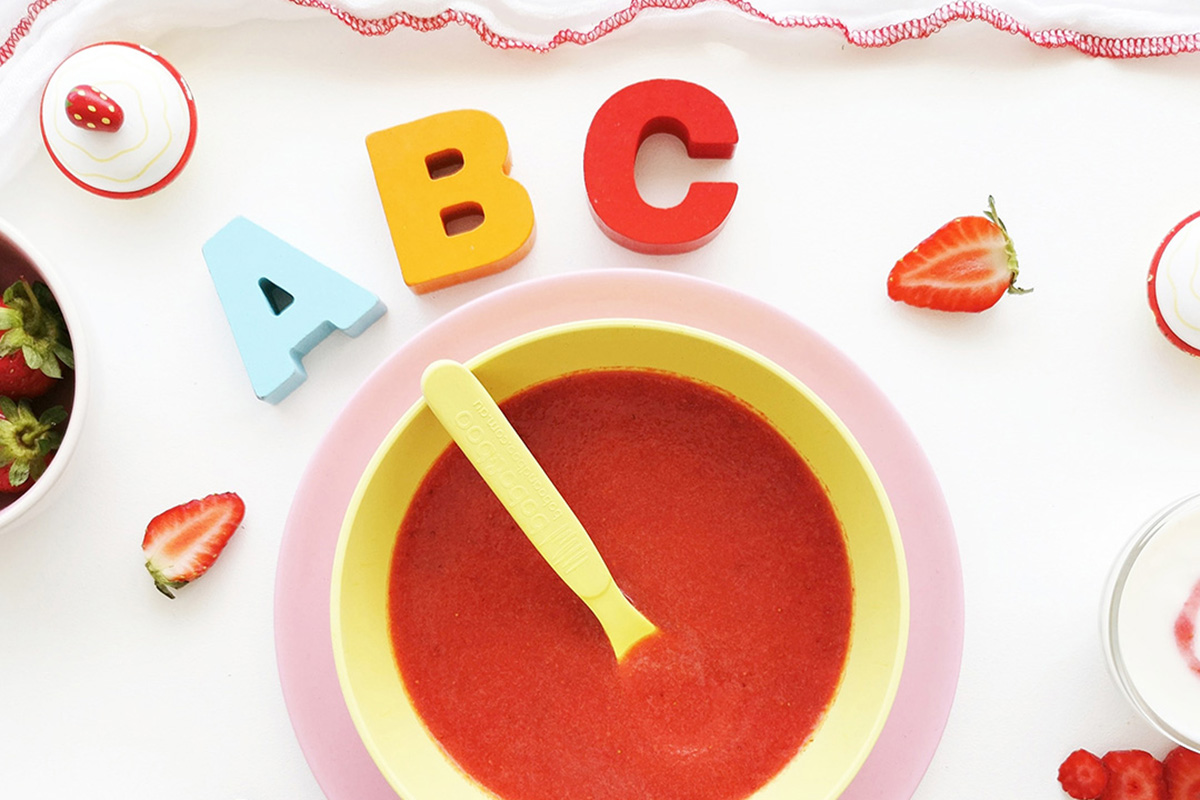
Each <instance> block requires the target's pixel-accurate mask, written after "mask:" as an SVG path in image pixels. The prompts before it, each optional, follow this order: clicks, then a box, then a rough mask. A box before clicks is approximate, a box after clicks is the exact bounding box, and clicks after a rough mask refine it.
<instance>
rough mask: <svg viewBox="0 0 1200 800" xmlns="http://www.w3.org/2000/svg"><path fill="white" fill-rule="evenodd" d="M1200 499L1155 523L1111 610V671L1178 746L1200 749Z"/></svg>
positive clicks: (1114, 587)
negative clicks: (1194, 632) (1199, 615)
mask: <svg viewBox="0 0 1200 800" xmlns="http://www.w3.org/2000/svg"><path fill="white" fill-rule="evenodd" d="M1198 592H1200V495H1196V496H1193V497H1189V498H1186V499H1185V500H1183V501H1180V502H1179V503H1177V504H1175V505H1173V506H1171V507H1169V508H1168V509H1166V510H1165V511H1164V512H1163V513H1161V514H1160V515H1158V516H1157V517H1156V518H1154V519H1153V520H1151V521H1150V522H1149V523H1148V524H1147V525H1146V527H1145V528H1143V529H1142V530H1141V531H1139V533H1138V535H1137V536H1135V537H1134V540H1133V542H1132V543H1131V544H1130V547H1129V548H1128V549H1127V550H1126V552H1125V553H1124V554H1123V555H1122V558H1121V559H1120V561H1119V562H1118V563H1117V567H1116V569H1115V571H1114V573H1113V577H1112V580H1111V581H1110V592H1109V594H1108V596H1107V601H1106V603H1105V609H1104V620H1103V623H1104V626H1103V627H1104V639H1105V644H1106V649H1107V652H1108V657H1109V666H1110V667H1111V669H1112V671H1113V675H1114V677H1115V678H1116V680H1117V683H1118V684H1119V685H1120V686H1121V688H1122V689H1123V690H1124V691H1125V694H1126V695H1127V696H1128V697H1129V699H1130V700H1131V701H1132V702H1133V704H1134V706H1135V707H1137V709H1138V710H1139V711H1141V712H1142V714H1143V715H1144V716H1145V717H1146V718H1147V719H1148V720H1149V721H1150V722H1151V723H1152V724H1153V725H1154V726H1155V727H1157V728H1158V729H1159V730H1161V731H1162V732H1163V733H1164V734H1166V735H1167V736H1169V737H1170V738H1172V739H1174V740H1175V741H1176V742H1178V743H1179V744H1182V745H1185V746H1187V747H1190V748H1192V749H1200V652H1197V649H1196V645H1197V642H1191V643H1189V642H1187V641H1186V637H1185V636H1181V635H1180V634H1186V633H1188V632H1189V631H1190V630H1191V629H1192V628H1194V627H1197V624H1198V620H1197V619H1196V612H1197V610H1200V609H1197V606H1198V605H1200V602H1198V601H1197V599H1196V597H1197V593H1198Z"/></svg>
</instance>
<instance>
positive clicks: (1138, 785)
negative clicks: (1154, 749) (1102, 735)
mask: <svg viewBox="0 0 1200 800" xmlns="http://www.w3.org/2000/svg"><path fill="white" fill-rule="evenodd" d="M1101 762H1102V763H1103V764H1104V766H1105V767H1107V768H1108V786H1107V787H1106V788H1105V789H1104V794H1102V795H1100V798H1101V800H1166V798H1167V786H1166V783H1164V781H1163V766H1162V764H1161V763H1159V761H1158V759H1157V758H1155V757H1154V756H1152V755H1150V754H1149V753H1147V752H1145V751H1144V750H1114V751H1112V752H1111V753H1106V754H1105V755H1104V758H1102V759H1101Z"/></svg>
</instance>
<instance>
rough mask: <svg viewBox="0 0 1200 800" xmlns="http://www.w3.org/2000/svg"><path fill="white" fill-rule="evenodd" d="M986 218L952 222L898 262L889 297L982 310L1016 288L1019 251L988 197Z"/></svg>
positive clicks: (942, 307)
mask: <svg viewBox="0 0 1200 800" xmlns="http://www.w3.org/2000/svg"><path fill="white" fill-rule="evenodd" d="M984 214H985V216H982V217H959V218H957V219H954V220H951V221H950V222H948V223H946V224H945V225H943V226H942V227H941V228H939V229H938V230H937V231H935V232H934V233H933V235H932V236H930V237H929V238H928V239H926V240H925V241H923V242H921V243H920V244H919V245H917V246H916V247H914V248H913V249H912V251H911V252H910V253H909V254H908V255H906V256H905V257H904V258H902V259H900V260H899V261H897V262H896V266H894V267H892V271H891V273H889V274H888V297H890V298H892V299H893V300H899V301H900V302H903V303H908V304H909V305H912V306H920V307H922V308H932V309H936V310H938V311H983V310H984V309H987V308H991V307H992V306H994V305H995V304H996V301H997V300H999V299H1000V298H1001V296H1003V295H1004V294H1005V293H1006V292H1007V293H1009V294H1025V293H1026V292H1028V291H1031V290H1029V289H1021V288H1019V287H1017V285H1016V280H1017V253H1016V250H1015V249H1014V247H1013V243H1012V239H1010V238H1009V236H1008V231H1007V230H1006V229H1005V227H1004V223H1003V222H1001V221H1000V217H999V216H997V215H996V202H995V200H993V199H992V198H991V197H989V198H988V210H987V211H986V212H984Z"/></svg>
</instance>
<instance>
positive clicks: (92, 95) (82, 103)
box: [63, 83, 125, 133]
mask: <svg viewBox="0 0 1200 800" xmlns="http://www.w3.org/2000/svg"><path fill="white" fill-rule="evenodd" d="M63 105H64V107H65V108H66V111H67V119H69V120H70V121H71V124H72V125H74V126H75V127H77V128H83V129H84V130H89V131H99V132H100V133H114V132H116V131H117V130H120V128H121V125H122V124H123V123H124V122H125V112H124V111H123V110H122V109H121V106H120V105H119V104H118V103H117V101H116V100H113V99H112V98H111V97H109V96H108V95H106V94H105V93H104V92H102V91H100V90H99V89H97V88H96V87H95V86H89V85H88V84H86V83H81V84H80V85H78V86H76V87H75V88H74V89H72V90H71V91H69V92H67V98H66V100H65V101H64V103H63Z"/></svg>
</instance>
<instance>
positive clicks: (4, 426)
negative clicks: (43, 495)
mask: <svg viewBox="0 0 1200 800" xmlns="http://www.w3.org/2000/svg"><path fill="white" fill-rule="evenodd" d="M66 418H67V412H66V411H65V410H64V409H63V407H62V406H54V407H53V408H48V409H46V410H45V411H43V412H42V415H41V416H40V417H39V416H37V415H35V414H34V413H33V410H32V409H31V408H30V407H29V404H28V403H26V402H25V401H23V400H22V401H21V402H20V403H17V402H14V401H13V400H12V399H10V398H8V397H0V492H5V493H7V494H18V493H20V492H23V491H25V490H26V489H28V488H29V487H30V486H32V485H33V484H34V482H35V481H36V480H37V479H38V478H40V477H42V473H43V472H45V471H46V465H47V464H49V463H50V459H51V458H53V456H54V451H55V450H57V449H58V446H59V445H60V444H62V433H60V432H59V431H57V430H55V428H57V427H58V424H59V423H61V422H62V421H63V420H65V419H66Z"/></svg>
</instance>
